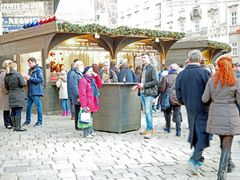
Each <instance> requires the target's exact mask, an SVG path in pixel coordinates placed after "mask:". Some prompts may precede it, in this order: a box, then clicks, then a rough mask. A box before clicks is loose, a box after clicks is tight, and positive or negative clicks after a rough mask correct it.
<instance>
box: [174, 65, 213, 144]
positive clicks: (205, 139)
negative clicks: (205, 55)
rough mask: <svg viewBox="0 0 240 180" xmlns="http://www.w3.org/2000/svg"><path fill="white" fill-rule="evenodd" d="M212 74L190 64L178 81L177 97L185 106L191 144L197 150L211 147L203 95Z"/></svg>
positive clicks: (178, 77)
mask: <svg viewBox="0 0 240 180" xmlns="http://www.w3.org/2000/svg"><path fill="white" fill-rule="evenodd" d="M209 76H210V73H209V71H207V70H206V69H204V68H202V67H200V66H199V65H194V64H189V65H188V66H187V67H186V68H185V69H184V70H183V71H182V72H180V74H179V75H178V76H177V79H176V95H177V98H178V100H179V102H181V103H182V104H185V106H186V110H187V115H188V126H189V130H190V133H189V139H188V140H189V142H190V143H191V146H194V147H195V148H200V149H203V148H205V147H208V146H209V134H208V133H206V126H207V120H208V107H209V106H208V105H206V104H204V103H203V102H202V99H201V98H202V94H203V92H204V89H205V86H206V84H207V81H208V79H209Z"/></svg>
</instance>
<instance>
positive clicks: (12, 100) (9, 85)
mask: <svg viewBox="0 0 240 180" xmlns="http://www.w3.org/2000/svg"><path fill="white" fill-rule="evenodd" d="M4 82H5V87H6V89H7V90H8V91H9V104H10V107H23V105H24V103H25V97H26V96H25V93H24V90H23V87H24V86H26V85H27V82H26V81H25V80H24V79H23V77H22V75H21V74H19V73H18V72H17V71H15V70H11V71H10V73H9V74H6V76H5V78H4Z"/></svg>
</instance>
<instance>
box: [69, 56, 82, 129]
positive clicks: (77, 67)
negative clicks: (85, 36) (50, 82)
mask: <svg viewBox="0 0 240 180" xmlns="http://www.w3.org/2000/svg"><path fill="white" fill-rule="evenodd" d="M73 67H74V69H73V72H72V73H71V74H70V75H69V79H71V84H69V88H70V89H71V100H72V103H73V104H74V105H75V129H77V130H78V127H77V123H78V113H79V111H80V103H79V102H78V99H79V94H78V84H79V80H80V79H81V78H82V77H83V74H82V72H83V70H84V64H83V62H82V61H80V60H77V61H75V63H74V66H73Z"/></svg>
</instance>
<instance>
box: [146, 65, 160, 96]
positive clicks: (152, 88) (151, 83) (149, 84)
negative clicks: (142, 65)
mask: <svg viewBox="0 0 240 180" xmlns="http://www.w3.org/2000/svg"><path fill="white" fill-rule="evenodd" d="M143 88H144V95H145V96H153V97H155V96H157V95H158V80H157V74H156V70H155V68H154V67H153V66H152V65H151V64H148V65H147V66H146V74H145V83H144V84H143Z"/></svg>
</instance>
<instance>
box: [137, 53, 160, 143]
mask: <svg viewBox="0 0 240 180" xmlns="http://www.w3.org/2000/svg"><path fill="white" fill-rule="evenodd" d="M142 62H143V65H144V68H143V73H142V76H141V83H140V84H139V85H138V87H139V88H140V96H141V101H142V105H143V108H144V113H145V115H146V125H147V127H146V130H145V131H144V132H143V133H142V134H143V135H144V138H145V139H150V138H151V135H152V134H153V123H152V104H153V101H154V97H155V96H156V95H157V94H158V92H157V91H158V86H157V84H158V81H157V75H156V70H155V67H154V66H153V65H151V63H150V62H151V61H150V55H149V54H148V53H147V54H143V55H142Z"/></svg>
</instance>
